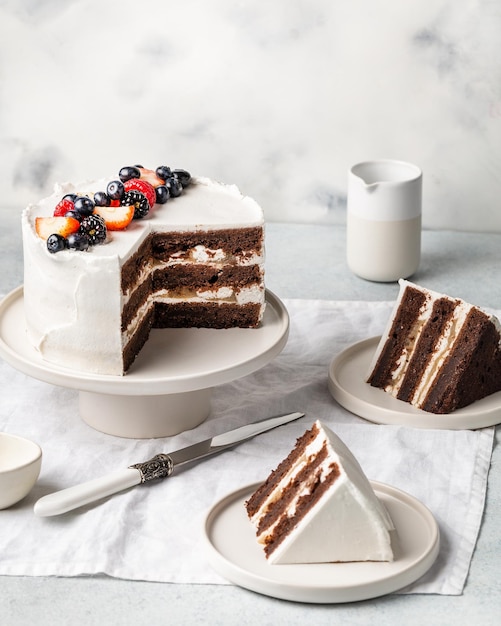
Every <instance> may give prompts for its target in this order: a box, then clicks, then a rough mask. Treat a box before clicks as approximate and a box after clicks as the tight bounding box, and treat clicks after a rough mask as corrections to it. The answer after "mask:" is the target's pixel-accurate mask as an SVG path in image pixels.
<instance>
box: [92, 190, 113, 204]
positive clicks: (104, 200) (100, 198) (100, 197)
mask: <svg viewBox="0 0 501 626" xmlns="http://www.w3.org/2000/svg"><path fill="white" fill-rule="evenodd" d="M110 203H111V198H110V197H109V195H108V194H107V193H106V191H96V193H95V194H94V204H95V205H96V206H110Z"/></svg>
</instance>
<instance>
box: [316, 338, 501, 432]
mask: <svg viewBox="0 0 501 626" xmlns="http://www.w3.org/2000/svg"><path fill="white" fill-rule="evenodd" d="M378 342H379V337H371V338H370V339H365V340H364V341H359V342H358V343H355V344H353V345H352V346H349V347H348V348H346V350H343V352H341V354H339V355H338V356H337V357H335V358H334V359H333V360H332V362H331V364H330V367H329V379H328V384H329V390H330V392H331V394H332V396H333V397H334V399H335V400H337V401H338V402H339V404H340V405H341V406H342V407H344V408H345V409H347V410H348V411H351V412H352V413H354V414H355V415H358V416H359V417H363V418H364V419H367V420H369V421H371V422H375V423H377V424H396V425H399V424H401V425H404V426H411V427H413V428H444V429H449V430H462V429H474V428H484V427H486V426H494V425H495V424H499V423H501V392H498V393H494V394H492V395H491V396H488V397H486V398H483V399H482V400H478V401H477V402H474V403H473V404H470V405H469V406H466V407H464V408H462V409H458V410H457V411H454V412H453V413H448V414H446V415H437V414H435V413H428V412H426V411H422V410H420V409H416V408H415V407H413V406H412V405H411V404H409V403H408V402H403V401H402V400H397V399H396V398H394V397H393V396H392V395H391V394H389V393H386V392H385V391H383V390H382V389H376V388H375V387H371V385H369V384H368V383H367V382H365V378H366V376H367V374H368V372H369V367H370V364H371V360H372V357H373V355H374V352H375V350H376V347H377V344H378Z"/></svg>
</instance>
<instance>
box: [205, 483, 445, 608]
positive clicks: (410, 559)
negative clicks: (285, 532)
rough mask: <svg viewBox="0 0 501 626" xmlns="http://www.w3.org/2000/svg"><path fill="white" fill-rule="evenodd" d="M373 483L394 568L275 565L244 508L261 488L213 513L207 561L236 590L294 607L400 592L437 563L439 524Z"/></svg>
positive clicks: (415, 504) (241, 493)
mask: <svg viewBox="0 0 501 626" xmlns="http://www.w3.org/2000/svg"><path fill="white" fill-rule="evenodd" d="M371 484H372V486H373V488H374V490H375V492H376V494H377V496H378V497H379V498H380V499H381V501H382V502H383V503H384V505H385V506H386V507H387V509H388V511H389V513H390V515H391V518H392V520H393V523H394V525H395V528H396V538H395V541H394V542H393V544H392V547H393V552H394V556H395V560H394V561H393V562H392V563H373V562H371V563H320V564H316V563H315V564H307V565H302V564H301V565H271V564H270V563H268V562H267V561H266V558H265V556H264V552H263V549H262V547H261V546H260V545H259V544H258V542H257V540H256V536H255V530H254V527H253V526H252V524H251V523H250V521H249V520H248V518H247V512H246V510H245V506H244V503H245V500H247V499H248V498H249V496H250V495H251V494H252V493H253V492H254V490H255V489H256V488H257V486H258V485H257V484H256V485H248V486H247V487H243V488H242V489H239V490H238V491H235V492H233V493H232V494H230V495H228V496H227V497H226V498H224V499H223V500H221V501H220V502H218V503H217V504H216V505H215V506H214V507H213V508H212V509H211V511H210V512H209V514H208V516H207V518H206V522H205V544H206V549H207V550H206V551H207V556H208V560H209V562H210V564H211V565H212V567H214V569H215V570H216V571H217V572H218V573H219V574H221V576H223V577H224V578H226V579H227V580H229V581H230V582H232V583H235V584H236V585H239V586H241V587H245V588H246V589H250V590H251V591H256V592H257V593H261V594H263V595H268V596H272V597H274V598H280V599H282V600H292V601H295V602H310V603H339V602H355V601H359V600H367V599H369V598H375V597H378V596H382V595H385V594H388V593H392V592H393V591H397V590H399V589H402V588H404V587H406V586H408V585H410V584H411V583H413V582H415V581H416V580H417V579H418V578H420V577H421V576H422V575H423V574H424V573H425V572H427V571H428V570H429V568H430V567H431V566H432V565H433V563H434V562H435V559H436V558H437V555H438V551H439V544H440V539H439V529H438V525H437V523H436V521H435V518H434V517H433V515H432V514H431V513H430V511H429V510H428V509H427V508H426V507H425V506H424V505H423V504H422V503H421V502H420V501H419V500H416V499H415V498H413V497H412V496H410V495H409V494H407V493H405V492H403V491H400V490H399V489H396V488H395V487H390V486H388V485H385V484H383V483H377V482H372V483H371Z"/></svg>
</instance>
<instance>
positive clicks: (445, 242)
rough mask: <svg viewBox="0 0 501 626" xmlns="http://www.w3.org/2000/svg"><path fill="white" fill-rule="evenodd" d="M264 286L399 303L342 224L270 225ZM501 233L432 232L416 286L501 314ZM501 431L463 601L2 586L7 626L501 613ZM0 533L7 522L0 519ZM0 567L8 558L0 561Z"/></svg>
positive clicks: (5, 221) (9, 223)
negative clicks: (341, 600)
mask: <svg viewBox="0 0 501 626" xmlns="http://www.w3.org/2000/svg"><path fill="white" fill-rule="evenodd" d="M0 217H1V218H2V228H1V229H0V259H1V274H0V295H4V294H5V293H7V292H9V291H10V290H11V289H13V288H15V287H17V286H18V285H19V284H21V282H22V249H21V237H20V232H19V231H20V229H19V217H18V214H16V212H15V211H11V210H0ZM266 269H267V286H268V288H269V289H271V290H272V291H273V292H275V293H276V294H277V295H278V296H279V297H280V298H303V299H324V300H393V299H394V298H395V295H396V293H397V286H396V284H379V283H371V282H367V281H364V280H361V279H359V278H357V277H355V276H353V275H352V274H351V273H350V272H349V270H348V268H347V266H346V263H345V230H344V227H342V226H322V225H304V224H277V223H271V224H268V226H267V261H266ZM500 270H501V235H496V234H479V233H461V232H452V231H425V232H424V233H423V246H422V262H421V266H420V269H419V271H418V273H417V274H416V276H415V277H414V278H413V280H415V281H416V282H419V283H420V284H422V285H425V286H427V287H429V288H432V289H436V290H438V291H442V292H446V293H449V294H451V295H455V296H459V297H462V298H464V299H466V300H468V301H470V302H473V303H475V304H478V305H480V306H485V307H492V308H496V309H501V285H500V282H501V278H500V276H501V272H500ZM500 461H501V451H500V448H499V429H497V433H496V444H495V450H494V453H493V458H492V466H491V470H490V473H489V483H488V493H487V503H486V508H485V514H484V519H483V523H482V527H481V530H480V535H479V539H478V543H477V546H476V549H475V553H474V555H473V559H472V563H471V568H470V573H469V577H468V580H467V584H466V587H465V590H464V593H463V595H461V596H438V595H403V596H399V595H390V596H386V597H382V598H377V599H374V600H370V601H364V602H359V603H354V604H343V605H335V604H333V605H314V604H311V605H310V604H299V603H294V602H286V601H282V600H277V599H274V598H269V597H266V596H261V595H258V594H256V593H253V592H251V591H247V590H246V589H241V588H238V587H235V586H230V585H228V586H224V585H176V584H160V583H146V582H134V581H128V580H117V579H112V578H107V577H100V576H92V577H78V578H57V577H43V578H37V577H17V576H2V577H0V623H1V624H5V625H6V626H7V625H8V626H15V625H18V624H23V625H24V624H33V625H35V626H39V625H40V626H42V625H45V624H47V625H49V624H50V625H54V626H55V625H59V624H65V625H66V624H85V625H86V626H92V625H94V624H100V625H104V624H120V625H121V626H122V625H123V626H127V625H129V624H135V625H138V624H153V623H158V624H236V623H238V624H241V625H242V626H244V625H246V624H260V625H263V626H264V625H265V624H303V623H305V622H306V621H307V620H308V621H310V620H311V623H314V624H334V623H339V624H373V623H376V624H385V625H386V624H398V625H399V626H400V625H401V624H406V625H411V624H423V623H425V624H452V623H455V624H470V623H477V624H482V625H490V624H494V623H496V624H497V623H498V620H499V616H500V615H501V586H500V584H499V579H498V575H499V572H500V564H501V529H500V525H499V519H500V518H501V468H500ZM0 529H1V512H0ZM0 558H1V555H0Z"/></svg>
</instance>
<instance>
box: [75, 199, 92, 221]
mask: <svg viewBox="0 0 501 626" xmlns="http://www.w3.org/2000/svg"><path fill="white" fill-rule="evenodd" d="M74 210H75V211H76V213H80V215H83V216H84V217H85V216H86V215H92V213H93V211H94V202H93V201H92V200H91V199H90V198H89V197H88V196H79V197H78V198H77V199H76V200H75V202H74Z"/></svg>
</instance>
